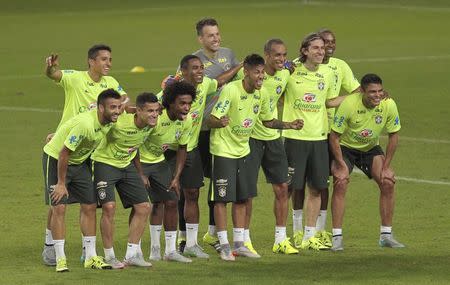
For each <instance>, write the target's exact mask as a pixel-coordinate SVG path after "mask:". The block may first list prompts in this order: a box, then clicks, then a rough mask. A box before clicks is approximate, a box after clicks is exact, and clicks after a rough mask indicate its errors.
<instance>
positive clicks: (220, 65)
mask: <svg viewBox="0 0 450 285" xmlns="http://www.w3.org/2000/svg"><path fill="white" fill-rule="evenodd" d="M195 28H196V31H197V37H198V41H199V43H200V45H201V49H199V50H198V51H196V52H194V55H196V56H198V57H199V58H200V60H201V61H202V63H203V65H204V69H205V75H206V76H207V77H209V78H217V77H218V76H219V75H221V74H223V73H226V75H231V76H229V78H230V79H231V78H232V77H233V76H234V75H235V74H236V73H237V72H238V71H239V69H240V68H241V67H242V64H240V63H239V61H238V60H237V59H236V56H235V55H234V53H233V51H232V50H231V49H229V48H225V47H221V46H220V43H221V35H220V31H219V24H218V22H217V21H216V20H215V19H212V18H204V19H201V20H200V21H198V22H197V24H196V27H195ZM219 94H220V90H218V91H217V92H213V93H211V94H208V96H207V97H206V105H205V111H204V116H205V118H209V115H210V113H211V110H212V108H213V106H214V104H215V103H216V102H217V98H218V96H219ZM206 121H207V120H204V121H203V124H202V127H201V132H200V135H199V142H198V149H199V152H200V156H201V159H202V165H203V170H204V175H205V176H206V177H210V176H211V154H210V149H209V144H210V142H209V139H210V132H211V131H210V128H209V127H208V126H207V123H206ZM180 204H181V205H180V206H181V207H179V208H180V211H181V210H182V205H183V204H184V203H183V201H182V200H180ZM180 217H182V215H180ZM184 224H185V222H183V221H181V222H180V231H183V230H186V229H185V225H184ZM203 241H204V242H205V243H207V244H209V245H211V246H213V247H214V248H215V249H216V250H218V249H220V246H219V241H218V239H217V235H216V227H215V222H214V205H213V204H212V203H209V226H208V232H207V233H206V234H205V235H204V236H203Z"/></svg>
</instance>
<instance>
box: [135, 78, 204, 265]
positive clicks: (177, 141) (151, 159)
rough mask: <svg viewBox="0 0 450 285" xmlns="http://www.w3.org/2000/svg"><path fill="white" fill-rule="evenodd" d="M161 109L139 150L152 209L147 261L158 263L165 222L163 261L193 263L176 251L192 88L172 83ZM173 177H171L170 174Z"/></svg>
mask: <svg viewBox="0 0 450 285" xmlns="http://www.w3.org/2000/svg"><path fill="white" fill-rule="evenodd" d="M163 92H164V94H163V96H162V105H163V107H164V109H163V110H162V114H161V116H160V118H159V119H158V123H157V124H156V126H155V127H154V128H153V130H152V132H151V134H150V135H149V137H148V138H147V139H146V141H145V142H144V144H143V145H142V146H141V147H140V149H139V151H140V159H141V162H142V168H143V172H144V175H145V177H146V178H147V179H149V182H150V183H149V184H150V188H149V189H148V196H149V197H150V199H151V201H152V203H153V207H152V211H151V215H150V238H151V248H150V259H151V260H160V259H161V252H160V248H161V246H160V233H161V229H162V224H163V220H164V232H165V240H166V248H165V254H164V259H165V260H168V261H178V262H192V260H191V259H189V258H186V257H184V256H182V255H181V254H180V253H179V252H178V251H177V250H176V238H177V221H178V207H177V206H178V203H177V201H178V197H179V192H180V182H179V181H180V177H181V172H182V170H183V167H184V163H185V161H186V148H187V144H188V140H189V138H190V136H191V135H192V134H191V128H192V118H191V117H190V116H189V110H190V108H191V104H192V102H193V101H194V100H195V98H196V91H195V87H194V86H192V85H190V84H189V83H186V82H174V83H172V84H168V85H167V86H166V88H165V89H164V91H163ZM168 149H171V150H172V151H174V152H176V155H175V156H174V158H173V159H172V161H171V162H172V163H171V164H172V165H173V167H172V170H171V167H170V166H169V163H168V162H167V161H166V160H165V158H164V152H165V151H166V150H168ZM172 174H173V175H172Z"/></svg>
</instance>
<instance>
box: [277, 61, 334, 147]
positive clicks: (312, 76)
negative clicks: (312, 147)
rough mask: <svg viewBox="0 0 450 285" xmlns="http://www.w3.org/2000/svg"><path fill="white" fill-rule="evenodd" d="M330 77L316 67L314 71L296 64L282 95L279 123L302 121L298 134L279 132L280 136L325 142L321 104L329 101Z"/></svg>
mask: <svg viewBox="0 0 450 285" xmlns="http://www.w3.org/2000/svg"><path fill="white" fill-rule="evenodd" d="M334 96H335V95H334V88H333V74H332V73H331V72H330V71H329V70H328V68H327V67H326V66H325V65H322V64H320V65H319V67H318V69H317V71H310V70H308V69H306V67H305V66H304V65H303V64H301V63H300V64H298V65H297V67H296V68H295V70H294V72H293V73H292V74H291V76H290V77H289V80H288V83H287V86H286V91H285V95H284V109H283V121H287V122H290V121H293V120H296V119H303V121H304V125H303V128H302V129H301V130H283V132H282V136H283V137H286V138H291V139H296V140H308V141H318V140H325V139H327V133H328V119H327V110H326V106H325V101H326V100H327V99H329V98H333V97H334Z"/></svg>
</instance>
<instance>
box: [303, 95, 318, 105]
mask: <svg viewBox="0 0 450 285" xmlns="http://www.w3.org/2000/svg"><path fill="white" fill-rule="evenodd" d="M303 101H305V102H308V103H310V102H316V94H313V93H305V95H303Z"/></svg>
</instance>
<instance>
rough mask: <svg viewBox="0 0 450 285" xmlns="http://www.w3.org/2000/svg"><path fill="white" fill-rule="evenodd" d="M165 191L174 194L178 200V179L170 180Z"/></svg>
mask: <svg viewBox="0 0 450 285" xmlns="http://www.w3.org/2000/svg"><path fill="white" fill-rule="evenodd" d="M167 191H174V192H175V194H177V197H178V198H180V182H179V181H178V179H176V178H174V179H172V181H171V182H170V185H169V189H168V190H167Z"/></svg>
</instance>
